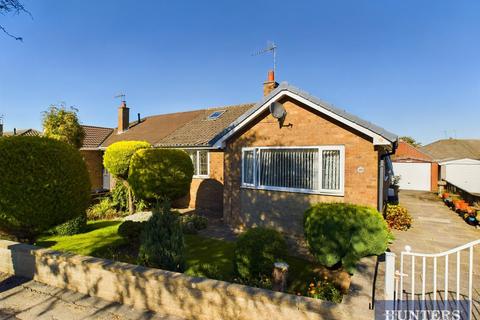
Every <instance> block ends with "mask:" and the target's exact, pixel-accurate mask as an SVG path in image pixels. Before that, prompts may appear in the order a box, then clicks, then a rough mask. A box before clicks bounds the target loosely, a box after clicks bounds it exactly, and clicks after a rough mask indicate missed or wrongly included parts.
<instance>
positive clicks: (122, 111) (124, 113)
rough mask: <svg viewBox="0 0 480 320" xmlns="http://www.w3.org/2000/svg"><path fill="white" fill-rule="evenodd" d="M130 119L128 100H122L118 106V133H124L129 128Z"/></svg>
mask: <svg viewBox="0 0 480 320" xmlns="http://www.w3.org/2000/svg"><path fill="white" fill-rule="evenodd" d="M129 121H130V108H128V107H127V102H126V101H122V104H121V105H120V107H118V130H117V133H122V132H125V131H127V130H128V125H129Z"/></svg>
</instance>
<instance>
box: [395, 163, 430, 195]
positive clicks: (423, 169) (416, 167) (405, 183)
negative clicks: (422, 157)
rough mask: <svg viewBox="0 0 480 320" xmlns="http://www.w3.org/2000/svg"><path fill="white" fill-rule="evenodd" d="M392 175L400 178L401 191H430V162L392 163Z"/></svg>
mask: <svg viewBox="0 0 480 320" xmlns="http://www.w3.org/2000/svg"><path fill="white" fill-rule="evenodd" d="M392 164H393V174H394V175H396V176H400V182H399V186H400V189H401V190H420V191H430V190H431V163H430V162H393V163H392Z"/></svg>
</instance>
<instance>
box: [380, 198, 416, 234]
mask: <svg viewBox="0 0 480 320" xmlns="http://www.w3.org/2000/svg"><path fill="white" fill-rule="evenodd" d="M385 220H386V221H387V224H388V227H389V228H390V229H397V230H402V231H407V230H408V229H409V228H410V227H411V226H412V216H411V215H410V213H408V210H407V209H406V208H404V207H402V206H399V205H392V204H387V210H386V213H385Z"/></svg>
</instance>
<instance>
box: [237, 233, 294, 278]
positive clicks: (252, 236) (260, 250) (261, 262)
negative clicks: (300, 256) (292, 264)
mask: <svg viewBox="0 0 480 320" xmlns="http://www.w3.org/2000/svg"><path fill="white" fill-rule="evenodd" d="M286 255H287V245H286V243H285V240H284V239H283V237H282V235H281V234H280V233H279V232H277V231H275V230H272V229H266V228H253V229H249V230H248V231H247V232H245V233H244V234H242V235H241V236H240V237H239V238H238V240H237V243H236V245H235V253H234V261H233V266H234V271H235V273H236V274H237V275H238V277H240V279H243V280H248V281H252V280H261V279H262V278H264V277H268V278H269V277H270V276H271V275H272V272H273V264H274V263H275V262H277V261H283V260H284V259H285V257H286Z"/></svg>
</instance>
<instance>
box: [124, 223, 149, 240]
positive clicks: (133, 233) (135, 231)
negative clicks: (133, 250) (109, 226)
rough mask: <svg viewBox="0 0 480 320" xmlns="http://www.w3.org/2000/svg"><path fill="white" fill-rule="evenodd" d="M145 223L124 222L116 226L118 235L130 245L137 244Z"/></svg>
mask: <svg viewBox="0 0 480 320" xmlns="http://www.w3.org/2000/svg"><path fill="white" fill-rule="evenodd" d="M146 224H147V222H146V221H125V222H123V223H122V224H121V225H120V226H118V234H119V235H120V236H121V237H122V238H124V239H125V240H127V241H128V242H130V243H134V244H136V243H139V242H140V236H141V234H142V231H143V229H145V225H146Z"/></svg>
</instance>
